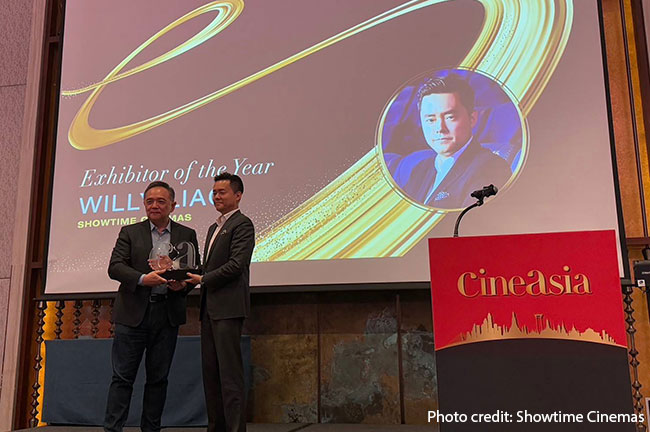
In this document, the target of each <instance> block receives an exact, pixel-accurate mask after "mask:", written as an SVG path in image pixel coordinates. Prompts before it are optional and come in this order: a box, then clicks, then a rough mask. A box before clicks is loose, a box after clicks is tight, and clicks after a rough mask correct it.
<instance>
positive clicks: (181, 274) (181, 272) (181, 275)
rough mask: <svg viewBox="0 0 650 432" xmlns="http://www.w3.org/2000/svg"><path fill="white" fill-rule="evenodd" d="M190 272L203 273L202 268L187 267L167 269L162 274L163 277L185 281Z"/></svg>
mask: <svg viewBox="0 0 650 432" xmlns="http://www.w3.org/2000/svg"><path fill="white" fill-rule="evenodd" d="M188 273H194V274H201V273H202V271H201V269H198V268H194V269H193V268H187V269H178V270H167V271H166V272H165V273H163V274H161V275H160V276H161V277H162V278H163V279H167V280H175V281H184V280H185V279H187V274H188Z"/></svg>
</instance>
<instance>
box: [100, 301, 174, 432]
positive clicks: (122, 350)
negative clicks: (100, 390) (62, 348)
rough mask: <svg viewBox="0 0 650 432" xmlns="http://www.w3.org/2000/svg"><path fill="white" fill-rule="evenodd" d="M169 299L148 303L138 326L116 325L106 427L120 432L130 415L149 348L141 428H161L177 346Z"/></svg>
mask: <svg viewBox="0 0 650 432" xmlns="http://www.w3.org/2000/svg"><path fill="white" fill-rule="evenodd" d="M165 301H166V300H162V301H159V302H156V303H149V305H148V307H147V311H146V313H145V316H144V319H143V320H142V323H141V324H140V325H138V326H137V327H130V326H126V325H123V324H115V336H114V338H113V349H112V361H113V379H112V380H111V386H110V389H109V392H108V402H107V405H106V418H105V422H104V425H105V426H104V429H105V430H106V431H108V432H121V431H122V428H123V426H124V423H125V422H126V419H127V417H128V414H129V402H130V401H131V393H132V392H133V382H134V381H135V378H136V375H137V372H138V367H139V366H140V361H141V360H142V357H143V353H144V352H145V350H146V353H147V354H146V359H145V372H146V384H145V387H144V401H143V403H142V417H141V421H140V427H141V429H142V431H144V432H149V431H159V430H160V419H161V417H162V412H163V408H164V406H165V398H166V397H167V375H168V374H169V368H170V366H171V363H172V359H173V357H174V350H175V349H176V339H177V335H178V326H172V325H171V324H170V323H169V318H168V315H167V307H166V304H165Z"/></svg>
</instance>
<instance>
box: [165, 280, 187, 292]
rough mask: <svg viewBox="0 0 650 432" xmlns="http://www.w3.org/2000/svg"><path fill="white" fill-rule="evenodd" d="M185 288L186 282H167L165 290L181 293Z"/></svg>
mask: <svg viewBox="0 0 650 432" xmlns="http://www.w3.org/2000/svg"><path fill="white" fill-rule="evenodd" d="M186 286H187V282H185V281H175V280H170V281H167V288H169V289H170V290H172V291H181V290H183V289H185V287H186Z"/></svg>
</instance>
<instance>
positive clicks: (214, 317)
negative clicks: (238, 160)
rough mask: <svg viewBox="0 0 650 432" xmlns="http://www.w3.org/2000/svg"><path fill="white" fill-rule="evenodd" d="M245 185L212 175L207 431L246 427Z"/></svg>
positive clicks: (205, 315) (204, 302)
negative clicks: (243, 340) (242, 204)
mask: <svg viewBox="0 0 650 432" xmlns="http://www.w3.org/2000/svg"><path fill="white" fill-rule="evenodd" d="M243 192H244V184H243V182H242V180H241V178H239V176H237V175H233V174H229V173H223V174H220V175H218V176H216V177H215V178H214V186H213V188H212V197H213V201H214V207H215V208H216V210H217V222H216V223H215V224H213V225H212V226H210V228H209V229H208V235H207V237H206V241H205V254H204V257H205V258H204V261H203V262H204V265H203V271H204V274H203V276H199V275H196V274H191V273H188V277H189V279H188V282H189V283H195V284H197V283H200V284H201V312H200V317H201V363H202V367H203V388H204V391H205V402H206V406H207V409H208V432H245V431H246V417H245V411H246V393H245V388H244V367H243V364H242V354H241V345H240V339H241V332H242V325H243V322H244V318H246V317H247V316H248V315H249V313H250V294H249V290H250V289H249V279H250V277H249V267H250V262H251V256H252V255H253V248H254V247H255V228H254V227H253V223H252V222H251V220H250V219H249V218H247V217H246V216H244V215H243V214H242V213H241V211H239V201H240V200H241V197H242V194H243Z"/></svg>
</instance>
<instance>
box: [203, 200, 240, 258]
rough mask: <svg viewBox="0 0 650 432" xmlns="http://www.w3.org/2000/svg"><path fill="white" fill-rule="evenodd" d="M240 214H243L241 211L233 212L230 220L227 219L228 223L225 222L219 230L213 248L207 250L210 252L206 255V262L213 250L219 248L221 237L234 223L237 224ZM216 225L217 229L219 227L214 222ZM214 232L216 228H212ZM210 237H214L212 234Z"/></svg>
mask: <svg viewBox="0 0 650 432" xmlns="http://www.w3.org/2000/svg"><path fill="white" fill-rule="evenodd" d="M240 214H241V212H240V211H236V212H235V213H233V214H232V215H231V216H230V217H229V218H228V220H227V221H226V223H225V224H223V227H222V228H221V231H219V234H217V238H216V239H214V243H212V248H211V249H210V250H209V251H207V252H208V253H207V255H206V256H205V262H206V263H207V262H208V259H209V258H210V256H211V255H212V252H214V250H215V249H216V248H217V243H218V242H219V237H221V236H222V235H223V234H225V233H226V232H228V230H229V229H230V228H231V227H232V226H233V225H235V223H236V222H237V219H238V218H239V215H240ZM214 227H215V229H217V224H214ZM212 233H214V230H212ZM209 238H212V235H210V236H209ZM208 241H210V240H208Z"/></svg>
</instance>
